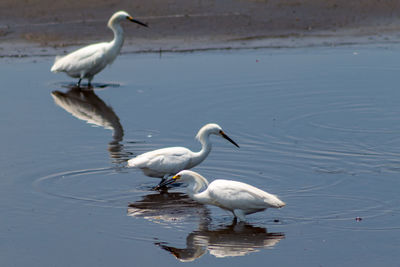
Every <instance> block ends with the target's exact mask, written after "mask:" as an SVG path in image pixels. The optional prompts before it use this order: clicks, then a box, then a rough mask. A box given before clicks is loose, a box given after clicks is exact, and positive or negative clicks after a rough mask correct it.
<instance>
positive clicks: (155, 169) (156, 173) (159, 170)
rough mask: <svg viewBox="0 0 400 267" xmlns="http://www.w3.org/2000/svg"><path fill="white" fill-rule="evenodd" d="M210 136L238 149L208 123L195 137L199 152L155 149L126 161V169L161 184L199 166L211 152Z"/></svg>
mask: <svg viewBox="0 0 400 267" xmlns="http://www.w3.org/2000/svg"><path fill="white" fill-rule="evenodd" d="M210 134H215V135H219V136H221V137H223V138H225V139H227V140H228V141H229V142H231V143H232V144H234V145H235V146H237V147H239V145H238V144H236V143H235V142H234V141H233V140H232V139H231V138H229V137H228V136H227V135H226V134H225V133H224V131H223V130H222V128H221V126H219V125H218V124H215V123H209V124H206V125H204V126H203V127H202V128H201V129H200V130H199V132H198V133H197V135H196V138H197V140H199V142H200V143H201V145H202V147H201V150H200V151H199V152H193V151H191V150H189V149H187V148H185V147H168V148H162V149H157V150H153V151H149V152H146V153H144V154H141V155H138V156H136V157H135V158H132V159H130V160H128V167H137V168H139V169H141V170H142V171H143V172H144V174H145V175H147V176H150V177H158V178H163V180H161V182H162V181H164V180H165V179H166V178H167V177H169V176H171V175H174V174H176V173H177V172H179V171H181V170H186V169H190V168H193V167H194V166H196V165H198V164H200V163H201V162H202V161H203V160H204V159H205V158H206V157H207V156H208V154H209V153H210V151H211V142H210V139H209V137H210Z"/></svg>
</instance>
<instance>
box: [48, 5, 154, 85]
mask: <svg viewBox="0 0 400 267" xmlns="http://www.w3.org/2000/svg"><path fill="white" fill-rule="evenodd" d="M126 19H127V20H130V21H132V22H135V23H137V24H139V25H142V26H145V27H148V26H147V24H145V23H143V22H140V21H138V20H135V19H133V18H132V16H130V15H129V14H128V13H126V12H125V11H118V12H116V13H115V14H114V15H112V16H111V18H110V20H109V21H108V24H107V26H108V28H110V29H111V30H112V31H113V32H114V39H113V40H112V41H111V42H102V43H97V44H92V45H88V46H85V47H82V48H80V49H78V50H76V51H74V52H72V53H70V54H68V55H66V56H63V57H59V56H58V57H56V60H55V62H54V65H53V66H52V67H51V69H50V70H51V71H52V72H65V73H67V74H68V75H69V76H70V77H72V78H79V81H78V86H80V83H81V81H82V79H84V78H85V79H88V85H89V86H90V82H91V81H92V80H93V77H94V75H96V74H97V73H99V72H100V71H102V70H103V69H104V68H105V67H106V66H107V65H108V64H111V63H112V62H113V61H114V59H115V58H116V57H117V55H118V54H119V51H120V50H121V47H122V45H123V43H124V30H123V29H122V27H121V24H120V23H121V22H122V21H123V20H126Z"/></svg>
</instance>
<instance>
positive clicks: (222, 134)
mask: <svg viewBox="0 0 400 267" xmlns="http://www.w3.org/2000/svg"><path fill="white" fill-rule="evenodd" d="M219 133H220V134H221V136H222V137H223V138H225V139H226V140H228V141H229V142H231V143H232V144H234V145H235V146H237V147H240V146H239V145H238V144H236V142H235V141H233V140H232V139H231V138H230V137H229V136H227V135H226V134H225V133H224V132H223V131H219Z"/></svg>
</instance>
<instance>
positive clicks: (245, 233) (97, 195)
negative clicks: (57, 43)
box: [0, 46, 400, 266]
mask: <svg viewBox="0 0 400 267" xmlns="http://www.w3.org/2000/svg"><path fill="white" fill-rule="evenodd" d="M399 48H400V47H397V46H393V47H388V46H385V47H376V46H374V47H369V46H362V47H358V46H351V47H340V48H335V47H333V48H299V49H268V50H248V51H246V50H241V51H217V52H198V53H182V54H162V55H159V54H141V55H122V56H120V57H119V58H118V59H117V60H116V62H115V63H114V64H113V66H112V67H111V68H108V69H106V70H105V71H104V72H103V73H101V74H100V75H98V76H96V78H95V82H98V83H97V84H96V88H95V90H94V91H90V90H79V89H77V88H74V87H73V86H71V83H72V82H73V80H71V79H70V78H68V77H66V76H65V75H63V74H60V75H54V74H52V73H50V72H49V68H50V66H51V64H52V60H53V59H52V58H25V59H2V60H1V62H0V71H1V73H2V77H3V82H2V86H1V89H0V90H1V95H2V97H1V98H0V110H1V116H0V120H1V124H2V130H1V131H0V137H1V138H0V140H1V141H0V144H1V149H2V153H1V154H0V157H1V160H0V212H1V214H2V216H1V219H0V229H1V230H0V263H1V265H2V266H161V265H162V266H175V265H177V263H178V261H182V262H187V263H186V264H190V265H204V264H211V265H217V264H218V265H219V266H243V265H244V264H247V265H251V266H256V264H260V265H261V264H262V265H264V266H265V265H271V266H273V265H274V266H320V265H321V266H377V265H379V266H398V262H399V260H400V257H399V254H398V248H399V244H400V223H399V220H400V208H399V206H400V197H399V188H400V186H399V185H400V182H399V174H400V119H399V118H400V105H399V99H400V93H399V82H398V76H399V74H398V73H399V72H400V63H399V62H400V52H399V51H400V49H399ZM209 122H216V123H218V124H220V125H221V126H222V127H223V128H224V130H225V132H226V133H227V134H228V135H229V136H230V137H231V138H232V139H233V140H235V141H236V142H237V143H238V144H239V145H240V146H241V148H240V149H237V148H236V147H234V146H233V145H232V144H230V143H229V142H226V141H225V140H223V139H220V138H217V137H215V136H213V137H212V141H213V150H212V152H211V153H210V155H209V157H208V158H207V159H206V160H205V161H204V162H203V163H202V164H201V165H199V166H197V167H196V168H195V169H194V170H196V171H198V172H200V173H201V174H203V175H204V176H205V177H207V178H209V180H212V179H215V178H226V179H233V180H240V181H243V182H246V183H249V184H252V185H254V186H257V187H259V188H261V189H264V190H266V191H268V192H271V193H275V194H277V195H279V196H280V198H281V199H282V200H284V201H285V202H286V203H287V206H286V207H284V208H283V209H280V210H267V211H266V212H263V213H256V214H253V215H250V216H248V217H247V218H248V222H247V223H239V224H235V223H234V222H233V221H232V216H231V214H229V213H227V212H225V211H222V210H220V209H218V208H215V207H209V206H203V205H200V204H198V203H196V202H193V201H192V200H190V199H189V198H188V197H187V196H186V195H185V194H184V192H185V190H184V188H179V187H176V188H173V189H171V190H169V192H163V193H160V192H155V191H151V188H152V187H153V186H154V185H156V184H157V183H158V182H159V180H158V179H156V178H148V177H146V176H144V175H143V173H142V172H141V171H139V170H135V169H128V168H126V167H125V162H126V160H127V159H129V158H131V157H134V156H135V155H138V154H140V153H143V152H146V151H149V150H152V149H156V148H160V147H165V146H176V145H184V146H186V147H189V148H191V149H193V150H198V149H200V145H199V143H198V142H197V141H196V140H195V139H194V136H195V134H196V133H197V131H198V129H199V128H200V127H201V126H202V125H204V124H205V123H209ZM222 258H224V259H222ZM188 262H190V263H188Z"/></svg>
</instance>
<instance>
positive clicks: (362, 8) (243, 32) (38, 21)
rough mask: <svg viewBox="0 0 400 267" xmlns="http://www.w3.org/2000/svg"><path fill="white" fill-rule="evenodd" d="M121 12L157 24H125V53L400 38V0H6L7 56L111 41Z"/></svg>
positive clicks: (1, 32) (2, 36) (2, 33)
mask: <svg viewBox="0 0 400 267" xmlns="http://www.w3.org/2000/svg"><path fill="white" fill-rule="evenodd" d="M118 10H126V11H128V12H129V13H131V14H132V15H133V16H134V17H135V18H137V19H139V20H142V21H145V22H147V23H148V24H149V25H150V28H149V29H146V28H142V27H140V26H136V25H128V24H127V25H124V28H125V29H126V43H125V47H124V48H123V52H125V53H129V52H143V51H159V50H164V51H171V50H172V51H174V50H176V51H185V50H197V49H214V48H224V49H229V48H242V47H246V48H247V47H296V46H309V45H340V44H348V43H361V42H369V43H370V42H398V41H399V40H400V38H399V37H400V34H399V32H400V31H399V30H400V19H399V18H400V2H399V1H379V0H365V1H357V2H355V1H344V0H335V1H319V0H297V1H296V0H286V1H282V0H279V1H278V0H218V1H216V0H198V1H184V0H163V1H161V0H151V1H148V0H147V1H143V0H139V1H128V0H121V1H116V0H107V1H106V0H96V1H95V0H81V1H72V0H68V1H52V0H25V1H14V0H2V1H1V2H0V42H1V47H0V56H30V55H54V54H60V53H62V52H64V51H67V50H68V51H70V50H71V49H72V48H71V46H80V45H82V44H88V43H90V42H93V41H99V40H108V39H111V38H112V33H111V31H110V30H109V29H108V28H107V27H106V22H107V20H108V19H109V17H110V15H111V14H112V13H113V12H115V11H118ZM66 47H68V48H66Z"/></svg>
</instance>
